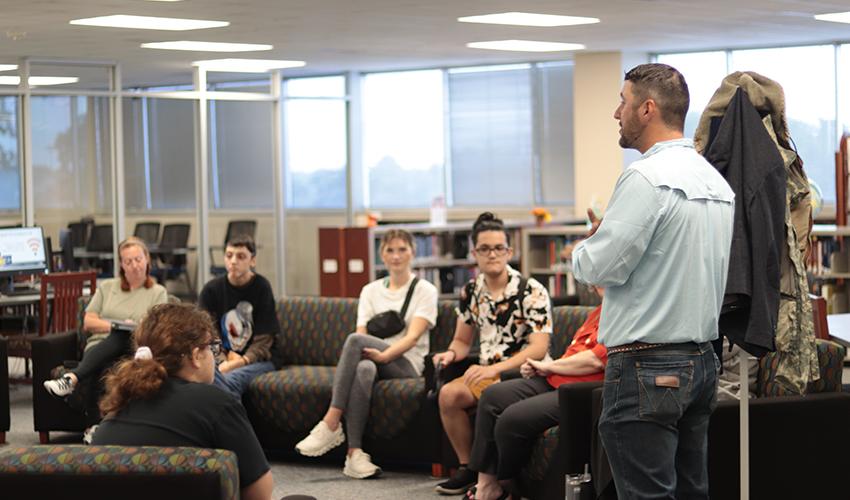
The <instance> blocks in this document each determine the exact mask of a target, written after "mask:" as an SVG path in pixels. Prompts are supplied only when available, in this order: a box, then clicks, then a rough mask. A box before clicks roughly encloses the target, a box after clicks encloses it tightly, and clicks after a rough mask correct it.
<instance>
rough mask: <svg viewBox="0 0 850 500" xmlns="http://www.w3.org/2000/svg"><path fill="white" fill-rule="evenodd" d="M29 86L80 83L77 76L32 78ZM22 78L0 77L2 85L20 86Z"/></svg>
mask: <svg viewBox="0 0 850 500" xmlns="http://www.w3.org/2000/svg"><path fill="white" fill-rule="evenodd" d="M28 81H29V84H30V86H32V87H35V86H44V85H65V84H67V83H77V82H78V81H80V79H79V78H77V77H76V76H31V77H30V78H29V80H28ZM20 84H21V77H20V76H13V75H3V76H0V85H20Z"/></svg>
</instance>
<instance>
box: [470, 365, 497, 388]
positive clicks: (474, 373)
mask: <svg viewBox="0 0 850 500" xmlns="http://www.w3.org/2000/svg"><path fill="white" fill-rule="evenodd" d="M498 376H499V372H498V371H496V369H494V368H493V367H492V366H481V365H472V366H470V367H469V368H468V369H467V370H466V373H464V374H463V381H464V382H465V383H466V385H469V386H472V385H475V384H477V383H478V382H481V381H482V380H486V379H488V378H496V377H498Z"/></svg>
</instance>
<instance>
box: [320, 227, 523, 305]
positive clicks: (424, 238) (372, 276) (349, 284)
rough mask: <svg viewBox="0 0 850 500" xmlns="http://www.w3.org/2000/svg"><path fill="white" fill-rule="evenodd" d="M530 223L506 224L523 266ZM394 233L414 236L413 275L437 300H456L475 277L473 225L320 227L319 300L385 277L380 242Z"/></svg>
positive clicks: (355, 292) (345, 293)
mask: <svg viewBox="0 0 850 500" xmlns="http://www.w3.org/2000/svg"><path fill="white" fill-rule="evenodd" d="M529 224H531V223H530V222H509V221H505V227H506V229H507V230H508V234H509V235H510V241H511V246H513V247H514V256H513V259H512V260H511V261H510V265H511V266H513V267H515V268H516V267H519V266H520V262H521V256H522V250H521V246H520V244H521V241H522V240H521V233H522V230H521V228H522V227H523V226H527V225H529ZM392 229H404V230H405V231H408V232H409V233H410V234H412V235H413V239H414V241H415V243H416V256H415V257H414V259H413V263H412V267H413V271H414V272H415V273H416V274H417V276H419V277H420V278H422V279H426V280H428V281H430V282H431V283H433V284H434V286H436V287H437V290H438V291H439V293H440V298H441V299H454V298H457V296H458V294H459V293H460V289H461V287H463V285H464V284H465V283H466V282H467V281H469V280H470V279H471V278H473V277H475V276H476V275H477V272H478V270H477V267H476V263H475V259H473V258H472V256H471V255H470V249H471V243H470V240H469V236H470V234H471V233H472V221H469V222H458V223H448V224H443V225H431V224H425V223H421V224H391V225H382V226H374V227H336V228H319V260H320V267H321V269H320V273H321V274H320V287H321V294H322V296H341V297H357V296H359V294H360V289H361V288H362V287H363V285H365V284H367V283H369V282H370V281H374V280H376V279H378V278H381V277H383V276H386V274H387V271H386V268H385V267H384V264H383V262H381V252H380V249H381V238H382V237H383V236H384V234H386V233H387V231H390V230H392Z"/></svg>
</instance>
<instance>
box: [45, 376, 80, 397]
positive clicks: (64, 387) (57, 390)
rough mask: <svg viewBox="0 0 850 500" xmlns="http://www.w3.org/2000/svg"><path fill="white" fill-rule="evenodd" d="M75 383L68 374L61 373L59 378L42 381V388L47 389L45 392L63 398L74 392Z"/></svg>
mask: <svg viewBox="0 0 850 500" xmlns="http://www.w3.org/2000/svg"><path fill="white" fill-rule="evenodd" d="M76 385H77V384H75V383H74V379H72V378H71V376H70V375H62V376H61V377H59V378H55V379H53V380H45V381H44V388H45V389H47V392H49V393H50V394H53V395H54V396H56V397H59V398H64V397H65V396H67V395H68V394H71V393H72V392H74V387H76Z"/></svg>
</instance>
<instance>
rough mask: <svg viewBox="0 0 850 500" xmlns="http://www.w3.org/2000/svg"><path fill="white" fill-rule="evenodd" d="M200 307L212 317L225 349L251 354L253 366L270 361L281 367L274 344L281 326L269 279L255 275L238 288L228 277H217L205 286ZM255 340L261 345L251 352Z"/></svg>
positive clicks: (199, 303)
mask: <svg viewBox="0 0 850 500" xmlns="http://www.w3.org/2000/svg"><path fill="white" fill-rule="evenodd" d="M198 305H199V306H200V307H201V309H204V310H205V311H207V312H209V313H210V315H211V316H212V319H213V323H215V325H216V326H217V327H218V330H219V333H221V340H222V343H223V347H224V348H225V349H227V350H232V351H235V352H237V353H239V354H242V355H245V354H246V353H247V352H249V351H250V357H251V358H253V359H252V360H251V362H252V363H253V362H256V361H268V360H271V361H273V362H274V363H275V366H280V364H279V362H278V361H279V360H278V357H279V356H278V354H279V353H277V349H276V348H275V347H274V345H273V344H274V340H276V338H277V336H278V333H279V332H280V324H279V323H278V321H277V317H276V316H275V303H274V292H273V291H272V287H271V284H270V283H269V281H268V280H267V279H266V278H264V277H262V276H260V275H259V274H254V277H253V278H251V281H249V282H248V283H247V284H245V285H244V286H240V287H235V286H233V285H231V284H230V282H229V281H227V276H221V277H218V278H216V279H214V280H212V281H210V282H209V283H207V284H206V286H204V289H203V290H202V291H201V295H200V297H199V298H198ZM266 335H268V336H271V339H267V340H268V341H267V342H263V341H259V340H258V339H257V337H263V336H266ZM255 340H258V342H256V345H255V346H254V347H253V349H252V345H253V344H255V342H254V341H255Z"/></svg>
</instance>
